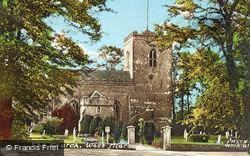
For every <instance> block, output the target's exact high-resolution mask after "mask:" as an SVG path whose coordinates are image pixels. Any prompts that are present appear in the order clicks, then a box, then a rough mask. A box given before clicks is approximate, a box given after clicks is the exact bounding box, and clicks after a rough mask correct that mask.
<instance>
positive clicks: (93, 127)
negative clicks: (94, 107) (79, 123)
mask: <svg viewBox="0 0 250 156" xmlns="http://www.w3.org/2000/svg"><path fill="white" fill-rule="evenodd" d="M101 121H102V119H101V118H100V117H96V118H94V119H93V120H92V121H91V123H90V125H89V133H90V135H91V136H94V134H95V133H96V131H97V130H98V125H99V122H101Z"/></svg>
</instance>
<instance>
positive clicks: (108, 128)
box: [105, 127, 110, 144]
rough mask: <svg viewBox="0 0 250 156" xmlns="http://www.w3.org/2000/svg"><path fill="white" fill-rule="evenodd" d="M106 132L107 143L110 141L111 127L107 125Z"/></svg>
mask: <svg viewBox="0 0 250 156" xmlns="http://www.w3.org/2000/svg"><path fill="white" fill-rule="evenodd" d="M105 132H106V133H107V144H108V143H109V132H110V127H105Z"/></svg>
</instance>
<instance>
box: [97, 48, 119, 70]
mask: <svg viewBox="0 0 250 156" xmlns="http://www.w3.org/2000/svg"><path fill="white" fill-rule="evenodd" d="M99 57H100V58H101V59H103V60H101V61H100V63H99V64H98V65H97V67H99V68H101V69H105V70H121V69H122V66H121V63H122V61H123V50H121V49H120V48H117V47H115V46H106V45H105V46H102V47H101V49H100V50H99Z"/></svg>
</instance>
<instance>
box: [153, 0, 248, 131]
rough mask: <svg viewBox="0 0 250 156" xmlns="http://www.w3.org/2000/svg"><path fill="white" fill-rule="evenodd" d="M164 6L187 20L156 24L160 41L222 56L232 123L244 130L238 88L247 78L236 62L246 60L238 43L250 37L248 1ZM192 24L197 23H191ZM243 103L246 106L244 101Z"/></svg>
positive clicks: (188, 0)
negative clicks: (184, 22) (183, 22)
mask: <svg viewBox="0 0 250 156" xmlns="http://www.w3.org/2000/svg"><path fill="white" fill-rule="evenodd" d="M166 6H167V8H168V12H169V13H170V15H171V17H173V18H175V17H176V16H178V15H181V16H182V17H184V19H183V20H187V21H188V22H187V24H183V25H176V24H174V23H171V19H169V22H166V23H165V24H164V25H159V26H158V27H157V30H156V32H157V37H158V38H157V40H158V42H159V44H160V45H161V46H167V47H168V46H170V45H171V44H172V43H173V42H178V43H180V44H181V47H182V48H196V49H197V48H200V47H202V48H206V49H208V50H209V49H213V50H216V52H217V53H218V54H220V56H222V60H223V61H224V63H225V67H226V68H225V73H226V74H227V76H226V80H225V81H227V82H228V85H229V91H230V94H231V95H232V96H230V101H231V102H230V105H231V107H232V110H233V123H234V124H235V125H236V127H237V130H239V131H241V132H243V131H242V128H243V127H242V126H241V123H242V119H244V117H243V118H242V116H241V112H240V111H241V101H240V100H239V98H238V93H239V90H241V86H240V84H241V83H242V81H244V80H245V81H248V80H246V77H244V76H242V73H246V70H244V71H241V70H240V66H239V63H238V62H245V61H246V58H244V57H243V54H244V53H243V51H242V50H240V48H239V44H240V43H241V42H243V41H246V40H249V39H248V38H249V26H248V23H247V21H248V19H247V18H248V10H247V1H246V0H234V1H222V0H211V1H210V0H209V1H206V0H203V1H193V0H178V1H176V4H174V5H171V6H170V5H166ZM193 23H194V24H195V25H196V26H194V25H192V24H193ZM248 82H249V81H248ZM245 88H249V85H245ZM246 90H248V89H246ZM240 96H241V97H244V96H246V95H243V94H241V95H240ZM242 105H243V106H244V107H247V108H249V106H248V105H249V104H248V103H246V102H243V103H242ZM248 112H249V111H248ZM244 115H246V114H244ZM245 131H246V130H245Z"/></svg>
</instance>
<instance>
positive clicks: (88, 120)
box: [81, 115, 94, 134]
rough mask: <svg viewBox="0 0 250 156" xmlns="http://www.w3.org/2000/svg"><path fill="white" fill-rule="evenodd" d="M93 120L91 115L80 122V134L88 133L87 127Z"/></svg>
mask: <svg viewBox="0 0 250 156" xmlns="http://www.w3.org/2000/svg"><path fill="white" fill-rule="evenodd" d="M93 119H94V117H93V116H92V115H85V116H84V118H83V119H82V122H81V127H82V132H83V134H85V133H89V127H90V123H91V121H92V120H93Z"/></svg>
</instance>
